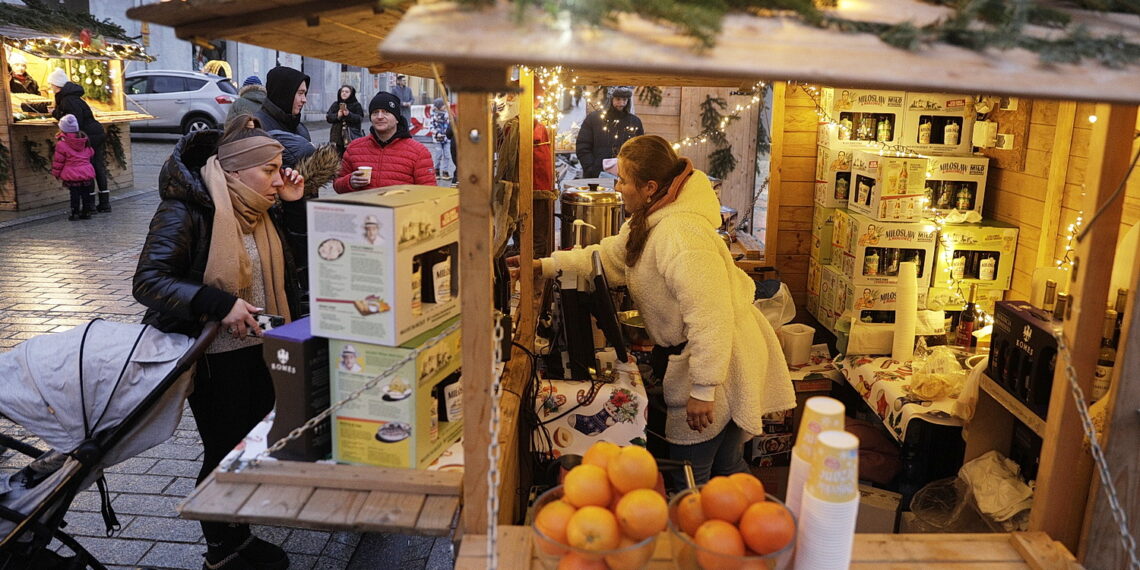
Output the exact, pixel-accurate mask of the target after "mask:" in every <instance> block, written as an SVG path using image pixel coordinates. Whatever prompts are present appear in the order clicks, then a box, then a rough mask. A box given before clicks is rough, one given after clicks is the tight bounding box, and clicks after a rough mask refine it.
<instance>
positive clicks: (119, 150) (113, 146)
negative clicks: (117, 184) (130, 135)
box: [107, 124, 127, 170]
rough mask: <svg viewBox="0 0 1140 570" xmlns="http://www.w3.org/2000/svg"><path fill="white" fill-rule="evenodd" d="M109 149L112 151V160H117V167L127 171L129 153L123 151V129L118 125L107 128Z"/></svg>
mask: <svg viewBox="0 0 1140 570" xmlns="http://www.w3.org/2000/svg"><path fill="white" fill-rule="evenodd" d="M107 149H108V150H110V151H111V158H114V159H115V165H117V166H118V167H119V168H120V169H122V170H126V169H127V153H126V151H125V150H124V149H123V129H121V128H119V125H117V124H112V125H111V126H109V127H107Z"/></svg>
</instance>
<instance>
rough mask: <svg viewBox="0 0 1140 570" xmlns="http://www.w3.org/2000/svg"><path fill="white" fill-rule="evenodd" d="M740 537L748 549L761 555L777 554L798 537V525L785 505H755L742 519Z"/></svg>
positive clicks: (767, 503)
mask: <svg viewBox="0 0 1140 570" xmlns="http://www.w3.org/2000/svg"><path fill="white" fill-rule="evenodd" d="M740 535H741V537H743V538H744V542H745V544H747V545H748V548H751V549H752V550H755V551H756V552H758V553H760V554H771V553H773V552H776V551H778V550H780V549H782V548H784V547H785V546H787V545H788V543H789V542H791V541H792V539H793V538H795V536H796V523H795V521H794V520H793V519H792V514H791V513H789V512H788V509H786V508H784V506H783V505H779V504H776V503H773V502H770V501H764V502H762V503H754V504H753V505H751V506H750V507H748V509H747V510H745V511H744V515H743V516H741V517H740Z"/></svg>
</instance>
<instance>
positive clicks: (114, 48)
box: [0, 7, 151, 210]
mask: <svg viewBox="0 0 1140 570" xmlns="http://www.w3.org/2000/svg"><path fill="white" fill-rule="evenodd" d="M6 9H7V10H20V8H19V7H7V8H6ZM23 11H25V12H28V11H30V9H27V8H24V9H23ZM39 24H41V25H42V26H43V28H37V29H31V28H28V27H19V26H15V25H5V26H2V27H0V43H2V44H3V45H4V49H3V50H2V51H3V52H4V53H3V54H0V69H3V70H4V71H3V77H2V79H3V81H2V85H0V113H2V115H0V145H2V146H3V149H5V150H6V151H7V152H6V153H5V154H6V155H7V157H8V160H7V161H5V162H4V163H3V164H2V166H3V168H0V171H2V172H0V209H3V210H27V209H31V208H36V207H40V206H48V205H52V204H59V203H66V202H67V201H68V191H67V189H66V188H64V187H63V185H62V184H60V183H59V182H58V181H57V180H55V179H54V178H52V176H51V161H52V151H53V148H54V145H55V134H56V133H57V132H58V128H57V126H56V125H57V121H56V119H54V118H53V117H52V116H51V109H52V108H53V107H54V105H55V99H54V95H53V93H52V90H51V88H50V86H49V85H48V84H47V76H48V74H50V73H51V72H52V71H53V70H55V69H57V68H59V69H63V70H64V71H65V72H66V73H67V75H68V77H69V78H70V80H71V81H73V82H75V83H77V84H79V85H80V86H82V87H83V88H84V100H85V101H86V102H87V104H88V105H89V106H90V107H91V110H92V112H93V113H94V115H95V119H96V120H97V121H99V122H100V123H101V124H102V125H103V128H104V130H105V131H106V133H107V143H106V144H107V153H106V156H107V172H108V188H109V189H110V190H112V191H115V190H120V189H130V188H133V187H134V174H133V171H132V169H131V156H130V152H131V145H130V123H131V121H137V120H145V119H149V118H151V117H150V116H149V115H143V114H139V113H136V112H134V111H129V110H127V108H126V106H125V99H124V93H123V61H124V60H142V61H148V60H150V57H149V56H147V55H146V52H145V51H144V50H143V49H142V46H140V45H138V44H136V43H134V42H132V41H129V40H125V39H120V38H114V37H104V36H103V35H100V34H99V29H98V28H96V32H94V33H93V32H91V31H89V30H87V29H82V30H80V29H70V28H66V29H67V32H65V33H64V34H63V35H61V33H60V29H57V27H55V26H53V25H52V24H53V21H52V19H51V17H50V15H48V16H45V17H44V19H43V21H42V22H39ZM26 25H27V24H26ZM92 27H94V25H93V26H92ZM13 62H16V65H17V67H18V68H21V71H22V73H21V74H20V76H19V77H18V78H16V79H13V77H12V75H13V71H12V63H13ZM0 152H3V151H0Z"/></svg>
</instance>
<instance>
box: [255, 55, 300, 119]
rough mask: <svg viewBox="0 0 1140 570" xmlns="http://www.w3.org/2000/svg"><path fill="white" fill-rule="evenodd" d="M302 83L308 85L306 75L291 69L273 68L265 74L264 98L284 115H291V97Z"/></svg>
mask: <svg viewBox="0 0 1140 570" xmlns="http://www.w3.org/2000/svg"><path fill="white" fill-rule="evenodd" d="M302 83H304V84H305V85H306V86H308V85H310V82H309V76H308V75H305V74H304V73H301V72H300V71H297V70H296V69H293V68H292V67H284V66H281V67H274V68H273V69H270V70H269V73H266V74H265V98H266V99H269V101H270V102H272V103H273V104H274V105H276V106H277V108H278V109H281V110H282V111H284V112H285V114H286V115H292V114H294V113H293V97H294V96H296V95H297V88H298V87H300V86H301V84H302Z"/></svg>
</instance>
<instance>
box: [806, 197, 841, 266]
mask: <svg viewBox="0 0 1140 570" xmlns="http://www.w3.org/2000/svg"><path fill="white" fill-rule="evenodd" d="M834 215H835V208H825V207H823V206H819V205H817V206H815V208H813V210H812V219H811V255H810V256H809V257H810V258H811V259H813V260H816V261H818V262H819V263H820V264H825V265H826V264H828V263H831V250H832V248H833V247H834V246H833V245H832V234H833V233H834V230H835V223H834V222H833V221H832V219H833V218H834Z"/></svg>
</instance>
